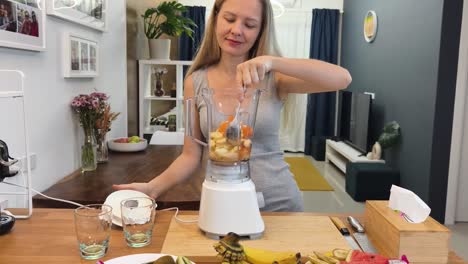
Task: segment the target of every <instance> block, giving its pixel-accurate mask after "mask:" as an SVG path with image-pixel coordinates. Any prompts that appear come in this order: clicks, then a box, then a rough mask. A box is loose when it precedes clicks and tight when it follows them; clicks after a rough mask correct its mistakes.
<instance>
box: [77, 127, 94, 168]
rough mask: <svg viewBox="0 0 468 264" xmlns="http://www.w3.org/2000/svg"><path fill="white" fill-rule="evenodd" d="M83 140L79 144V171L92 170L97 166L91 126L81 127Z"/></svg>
mask: <svg viewBox="0 0 468 264" xmlns="http://www.w3.org/2000/svg"><path fill="white" fill-rule="evenodd" d="M83 131H84V142H83V145H82V146H81V172H85V171H93V170H95V169H96V168H97V160H96V138H95V136H94V133H93V132H94V131H93V128H92V127H91V128H85V127H84V128H83Z"/></svg>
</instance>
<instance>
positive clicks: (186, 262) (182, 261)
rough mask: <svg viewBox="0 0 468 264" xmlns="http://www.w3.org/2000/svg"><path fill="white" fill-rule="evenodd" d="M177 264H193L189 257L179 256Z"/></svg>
mask: <svg viewBox="0 0 468 264" xmlns="http://www.w3.org/2000/svg"><path fill="white" fill-rule="evenodd" d="M176 264H192V262H191V261H190V259H188V258H187V257H184V256H178V257H177V260H176Z"/></svg>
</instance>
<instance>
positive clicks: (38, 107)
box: [0, 0, 127, 192]
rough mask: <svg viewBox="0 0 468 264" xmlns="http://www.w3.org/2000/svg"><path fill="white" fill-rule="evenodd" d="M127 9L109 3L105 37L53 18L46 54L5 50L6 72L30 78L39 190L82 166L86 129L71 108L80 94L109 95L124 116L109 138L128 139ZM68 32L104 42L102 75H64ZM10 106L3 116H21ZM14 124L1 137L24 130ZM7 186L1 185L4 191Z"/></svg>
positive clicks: (1, 62) (0, 52) (1, 52)
mask: <svg viewBox="0 0 468 264" xmlns="http://www.w3.org/2000/svg"><path fill="white" fill-rule="evenodd" d="M125 10H126V6H125V0H110V1H109V6H108V10H107V15H108V21H107V22H108V31H107V32H104V33H101V32H98V31H94V30H92V29H89V28H86V27H83V26H80V25H78V24H75V23H72V22H69V21H65V20H62V19H58V18H55V17H51V16H47V17H46V37H47V39H46V50H45V51H43V52H31V51H24V50H15V49H8V48H2V47H0V69H15V70H20V71H22V72H24V74H25V94H26V114H27V120H28V124H27V125H28V127H29V142H30V151H31V152H34V153H36V154H37V167H36V169H35V170H34V171H33V174H32V177H33V180H32V185H33V188H35V189H36V190H39V191H42V190H45V189H46V188H48V187H50V186H51V185H53V184H54V183H56V182H57V181H59V180H60V179H62V178H63V177H64V176H66V175H68V174H70V173H72V172H73V171H75V170H77V169H79V168H80V146H81V138H82V131H81V128H80V127H79V126H78V124H77V119H76V117H75V115H74V113H73V112H72V110H71V107H70V101H71V100H72V98H73V97H74V96H76V95H78V94H80V93H90V92H92V91H93V89H94V88H96V89H98V90H99V91H101V92H105V93H107V94H108V95H109V96H110V99H109V102H110V104H111V107H112V110H113V111H118V112H121V115H120V116H119V117H118V119H117V120H116V121H115V122H114V123H113V124H112V131H111V132H110V134H109V136H110V137H115V136H126V135H127V114H126V113H127V90H126V21H125V20H126V11H125ZM64 32H73V33H76V34H79V35H81V36H88V37H91V38H94V39H96V40H97V41H99V46H100V60H101V64H100V69H99V71H100V72H99V76H98V77H96V78H94V79H80V78H77V79H64V78H63V77H62V70H61V68H62V64H61V59H62V51H61V45H62V34H63V33H64ZM2 90H5V89H2ZM5 107H6V105H5V104H3V107H2V102H1V101H0V111H2V112H1V113H2V115H4V114H6V113H8V114H15V115H17V114H18V113H17V112H16V111H17V109H16V110H14V111H11V110H9V109H5ZM5 111H7V112H5ZM0 120H2V119H1V117H0ZM12 122H13V123H14V124H10V125H6V124H5V123H2V122H0V139H1V138H2V135H5V134H9V133H11V132H7V131H8V130H9V129H11V128H12V127H15V128H16V127H21V126H19V125H18V121H17V120H14V121H12ZM19 124H21V123H19ZM2 131H3V132H2ZM15 140H16V141H17V142H18V141H21V138H20V137H17V138H14V139H12V141H15ZM12 144H13V142H12ZM13 145H14V144H13ZM11 152H12V154H14V153H15V150H14V149H11ZM5 188H6V187H5V186H4V185H3V184H0V192H2V191H4V190H5Z"/></svg>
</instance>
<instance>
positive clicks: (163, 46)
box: [148, 39, 171, 60]
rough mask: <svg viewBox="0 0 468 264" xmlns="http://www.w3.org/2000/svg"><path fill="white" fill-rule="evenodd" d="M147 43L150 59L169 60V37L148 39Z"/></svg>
mask: <svg viewBox="0 0 468 264" xmlns="http://www.w3.org/2000/svg"><path fill="white" fill-rule="evenodd" d="M148 43H149V51H150V57H151V59H160V60H169V55H170V54H171V40H170V39H149V42H148Z"/></svg>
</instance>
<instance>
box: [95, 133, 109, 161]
mask: <svg viewBox="0 0 468 264" xmlns="http://www.w3.org/2000/svg"><path fill="white" fill-rule="evenodd" d="M106 136H107V133H102V131H101V129H98V130H97V136H96V140H97V148H96V155H97V158H96V160H97V163H104V162H107V161H108V160H109V149H108V147H107V140H106Z"/></svg>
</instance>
